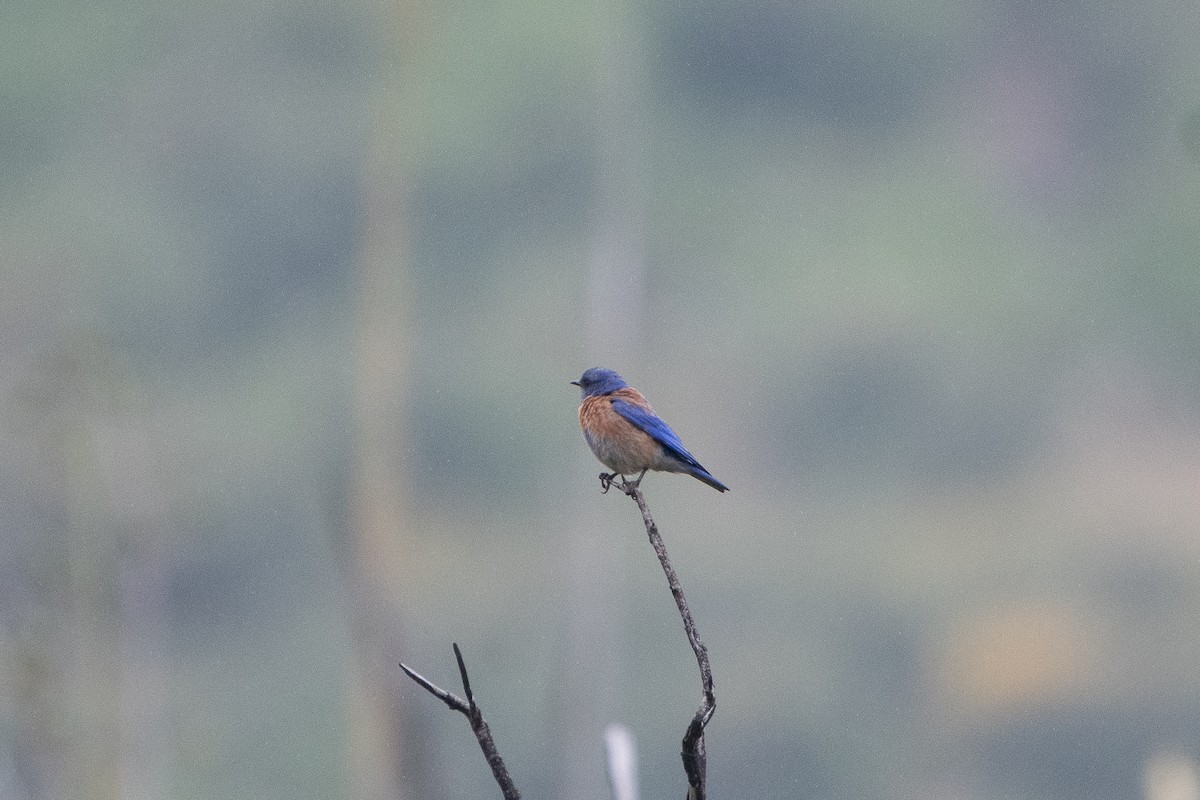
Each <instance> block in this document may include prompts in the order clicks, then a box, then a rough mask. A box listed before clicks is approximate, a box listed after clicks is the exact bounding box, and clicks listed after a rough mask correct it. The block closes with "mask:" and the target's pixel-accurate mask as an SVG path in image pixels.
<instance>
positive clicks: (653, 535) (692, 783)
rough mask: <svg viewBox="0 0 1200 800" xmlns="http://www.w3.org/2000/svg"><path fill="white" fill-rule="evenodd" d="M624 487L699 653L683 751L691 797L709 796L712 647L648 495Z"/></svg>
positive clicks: (694, 799)
mask: <svg viewBox="0 0 1200 800" xmlns="http://www.w3.org/2000/svg"><path fill="white" fill-rule="evenodd" d="M604 477H605V476H603V475H602V476H601V485H602V486H603V488H604V489H605V491H607V489H608V487H609V486H612V485H614V484H613V477H614V476H609V479H608V480H607V481H605V480H604ZM606 484H607V485H606ZM620 489H621V491H623V492H625V494H627V495H629V496H630V497H632V498H633V501H634V502H635V503H637V506H638V509H639V510H641V512H642V522H644V523H645V525H646V535H647V536H648V537H650V545H651V546H652V547H653V548H654V552H655V553H656V554H657V555H658V561H659V563H660V564H662V568H663V572H664V573H665V574H666V576H667V585H668V586H669V587H670V589H671V596H672V597H674V598H675V606H676V607H677V608H678V609H679V616H680V617H681V618H682V619H683V629H684V631H685V632H686V633H687V637H688V643H689V644H691V646H692V652H694V653H695V654H696V664H697V666H699V667H700V690H701V692H702V697H701V700H700V708H699V709H698V710H697V711H696V715H695V716H694V717H692V721H691V723H690V724H689V725H688V727H687V731H686V732H685V733H684V734H683V751H682V752H681V753H680V755H681V756H682V757H683V771H684V772H685V773H686V774H687V781H688V800H705V788H704V785H705V773H706V771H707V765H708V760H707V756H706V754H705V750H704V728H705V726H706V725H708V721H709V720H710V719H712V715H713V713H714V712H715V711H716V710H717V698H716V695H715V694H713V679H712V667H710V666H709V663H708V648H707V647H705V646H704V642H703V641H701V640H700V634H699V633H698V632H697V631H696V621H695V620H694V619H692V612H691V609H689V608H688V604H687V599H686V598H685V597H684V596H683V588H682V587H681V586H680V585H679V576H678V575H676V574H675V568H674V567H672V566H671V559H670V558H669V557H668V556H667V547H666V545H664V544H663V540H662V537H661V536H659V535H658V526H657V525H655V524H654V518H653V517H652V516H650V509H649V508H648V507H647V506H646V498H645V497H643V496H642V491H641V489H639V488H638V485H637V483H635V482H633V481H626V480H623V481H622V483H621V484H620Z"/></svg>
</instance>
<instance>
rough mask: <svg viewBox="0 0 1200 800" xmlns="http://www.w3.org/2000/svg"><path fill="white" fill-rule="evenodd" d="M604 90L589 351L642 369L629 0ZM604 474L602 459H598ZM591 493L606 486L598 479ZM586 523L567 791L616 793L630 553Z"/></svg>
mask: <svg viewBox="0 0 1200 800" xmlns="http://www.w3.org/2000/svg"><path fill="white" fill-rule="evenodd" d="M597 13H598V15H599V17H598V19H597V24H596V31H597V34H598V37H599V38H598V41H597V46H598V51H597V52H598V58H597V74H596V87H595V92H596V94H595V106H594V108H595V121H596V126H595V131H596V141H595V153H596V160H597V164H598V169H597V183H596V190H595V195H594V198H593V203H592V242H591V253H590V260H589V265H588V283H587V298H586V301H587V327H586V330H585V332H584V335H585V337H586V352H587V356H588V363H587V364H584V365H583V367H593V366H606V367H611V368H613V369H616V370H618V371H624V372H625V373H626V374H629V373H636V372H637V365H639V364H640V363H641V362H642V358H641V348H642V343H643V333H642V328H643V318H644V313H645V312H644V305H645V300H644V291H645V290H644V285H645V252H644V249H645V230H644V220H645V218H646V212H647V206H648V203H647V198H646V192H647V189H646V161H647V158H646V148H647V144H646V136H645V123H644V119H645V114H644V112H643V109H642V99H641V87H642V85H643V83H644V81H645V79H646V68H645V59H646V56H645V49H644V44H643V42H642V38H641V29H642V25H641V23H640V20H638V19H636V17H635V14H634V9H633V8H632V7H631V6H630V5H629V3H628V2H627V0H611V2H608V3H604V4H601V5H600V6H599V7H598V10H597ZM596 467H597V470H596V473H597V474H598V473H599V468H600V465H599V463H597V464H596ZM583 491H588V492H594V491H599V487H598V484H597V483H596V482H595V481H594V480H589V481H588V482H587V484H586V486H585V487H584V488H583ZM604 533H605V531H598V530H596V526H595V521H594V519H592V518H588V517H584V518H580V519H578V520H577V521H576V523H575V526H574V529H573V531H572V536H571V540H570V543H569V553H568V556H567V559H568V563H567V565H566V568H567V574H569V575H570V576H571V587H572V591H571V593H570V595H569V602H570V607H569V609H568V631H567V656H566V662H565V669H564V676H563V687H562V689H561V690H560V702H559V712H558V716H559V720H558V722H557V725H556V729H557V730H561V731H562V732H563V735H562V738H561V742H562V744H561V747H562V755H561V765H562V766H561V767H560V769H561V773H560V777H559V781H558V796H559V797H561V798H563V800H601V798H607V797H608V796H609V788H608V785H607V781H606V778H605V773H604V759H603V757H602V754H603V740H602V737H603V734H604V730H605V729H606V728H607V727H608V725H609V724H610V723H611V722H613V721H614V720H615V717H616V715H617V714H618V713H619V712H620V709H621V706H620V703H619V700H618V698H619V697H620V688H619V687H620V686H621V672H622V661H623V660H624V659H623V656H622V648H621V646H620V645H621V643H622V642H623V641H624V629H625V627H626V622H627V620H628V617H629V609H628V606H627V604H625V603H624V602H623V601H622V596H623V594H622V592H621V591H620V580H619V575H620V573H621V570H620V560H621V555H622V554H623V553H626V552H628V550H626V549H625V548H624V547H623V546H622V544H621V543H620V542H614V541H612V540H611V539H609V538H608V537H606V536H604V535H603V534H604Z"/></svg>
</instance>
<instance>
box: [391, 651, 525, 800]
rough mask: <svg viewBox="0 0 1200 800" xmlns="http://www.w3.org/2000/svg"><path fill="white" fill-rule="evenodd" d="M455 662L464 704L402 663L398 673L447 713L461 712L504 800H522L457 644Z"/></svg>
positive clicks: (452, 694)
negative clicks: (472, 688)
mask: <svg viewBox="0 0 1200 800" xmlns="http://www.w3.org/2000/svg"><path fill="white" fill-rule="evenodd" d="M454 658H455V659H456V660H457V661H458V674H459V675H460V676H461V677H462V684H463V694H465V695H466V696H467V699H466V700H464V699H462V698H461V697H459V696H458V695H456V694H454V693H453V692H447V691H446V690H445V689H442V688H441V687H439V686H436V685H434V683H433V682H432V681H430V680H429V679H428V678H426V677H425V676H424V675H422V674H421V673H419V672H417V671H416V670H415V669H412V668H411V667H409V666H407V665H406V664H404V663H403V662H401V663H400V669H402V670H404V674H406V675H408V677H410V678H412V679H413V680H414V681H416V682H417V683H418V684H420V685H421V688H423V689H424V690H425V691H427V692H429V693H430V694H431V695H433V696H434V697H436V698H437V699H439V700H441V701H442V702H443V703H445V704H446V705H447V706H448V707H449V708H450V709H452V710H454V711H458V712H461V713H462V714H463V715H464V716H465V717H466V718H467V719H468V720H469V721H470V723H471V730H472V731H474V732H475V738H476V739H477V740H479V747H480V749H481V750H483V757H484V758H486V759H487V762H488V766H489V767H491V768H492V776H493V777H495V779H496V783H498V784H499V785H500V791H502V792H503V793H504V800H521V793H520V792H519V791H517V787H516V785H515V784H514V783H513V780H512V777H511V776H509V774H508V768H507V767H505V766H504V759H502V758H501V757H500V752H499V751H498V750H497V749H496V743H495V741H493V740H492V731H491V729H489V728H488V724H487V723H486V722H484V720H483V712H482V711H481V710H480V709H479V706H478V705H476V703H475V695H474V693H473V692H472V691H471V681H470V679H469V678H468V677H467V665H466V664H465V663H463V657H462V651H461V650H459V649H458V644H455V645H454Z"/></svg>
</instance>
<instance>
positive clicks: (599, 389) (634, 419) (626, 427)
mask: <svg viewBox="0 0 1200 800" xmlns="http://www.w3.org/2000/svg"><path fill="white" fill-rule="evenodd" d="M571 385H572V386H578V387H579V389H580V392H581V394H582V396H583V399H582V402H581V403H580V404H579V427H581V428H583V438H584V439H586V440H587V443H588V446H589V447H590V448H592V452H593V453H595V454H596V458H598V459H600V461H601V463H603V464H604V465H605V466H606V467H608V468H609V469H611V470H613V474H612V475H604V474H601V476H600V479H601V482H602V483H604V484H606V486H605V488H606V489H607V485H608V484H611V482H612V481H613V479H614V478H616V477H617V475H620V476H621V479H622V480H623V481H624V480H625V476H626V475H632V474H633V473H635V472H640V474H639V475H638V477H637V480H634V481H632V482H631V483H632V485H633V486H638V485H640V484H641V482H642V478H644V477H646V472H647V470H659V471H662V472H679V473H683V474H684V475H691V476H692V477H693V478H696V479H697V480H700V481H703V482H704V483H707V484H708V485H709V486H711V487H713V488H714V489H716V490H717V491H718V492H727V491H729V487H728V486H726V485H725V484H723V483H721V482H720V481H719V480H717V479H716V478H714V477H713V476H712V474H711V473H710V472H709V471H708V470H706V469H705V468H704V467H702V466H701V465H700V462H699V461H697V460H696V458H695V456H693V455H692V454H691V453H689V452H688V451H687V449H686V448H685V447H684V446H683V442H681V441H680V440H679V436H678V435H677V434H676V433H675V431H673V430H671V426H669V425H667V423H665V422H663V421H662V419H661V418H660V417H659V416H658V415H657V414H655V413H654V409H653V408H651V407H650V403H649V402H647V401H646V397H645V396H644V395H643V394H642V393H641V392H639V391H638V390H637V389H634V388H633V387H632V386H630V385H629V384H628V383H626V382H625V379H624V378H622V377H621V376H620V375H618V374H617V373H615V372H613V371H612V370H611V369H602V368H600V367H593V368H591V369H589V370H587V371H586V372H584V373H583V377H581V378H580V379H579V380H577V381H571Z"/></svg>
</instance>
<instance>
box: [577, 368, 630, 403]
mask: <svg viewBox="0 0 1200 800" xmlns="http://www.w3.org/2000/svg"><path fill="white" fill-rule="evenodd" d="M571 384H572V385H574V386H578V387H579V389H580V391H581V392H582V393H583V396H584V397H595V396H597V395H602V394H610V393H612V392H615V391H616V390H617V389H623V388H625V387H626V386H628V385H629V384H628V383H626V382H625V379H624V378H622V377H621V376H620V375H618V374H617V373H615V372H613V371H612V370H611V369H601V368H600V367H592V368H591V369H589V370H588V371H587V372H585V373H583V377H581V378H580V379H579V380H577V381H571Z"/></svg>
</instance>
